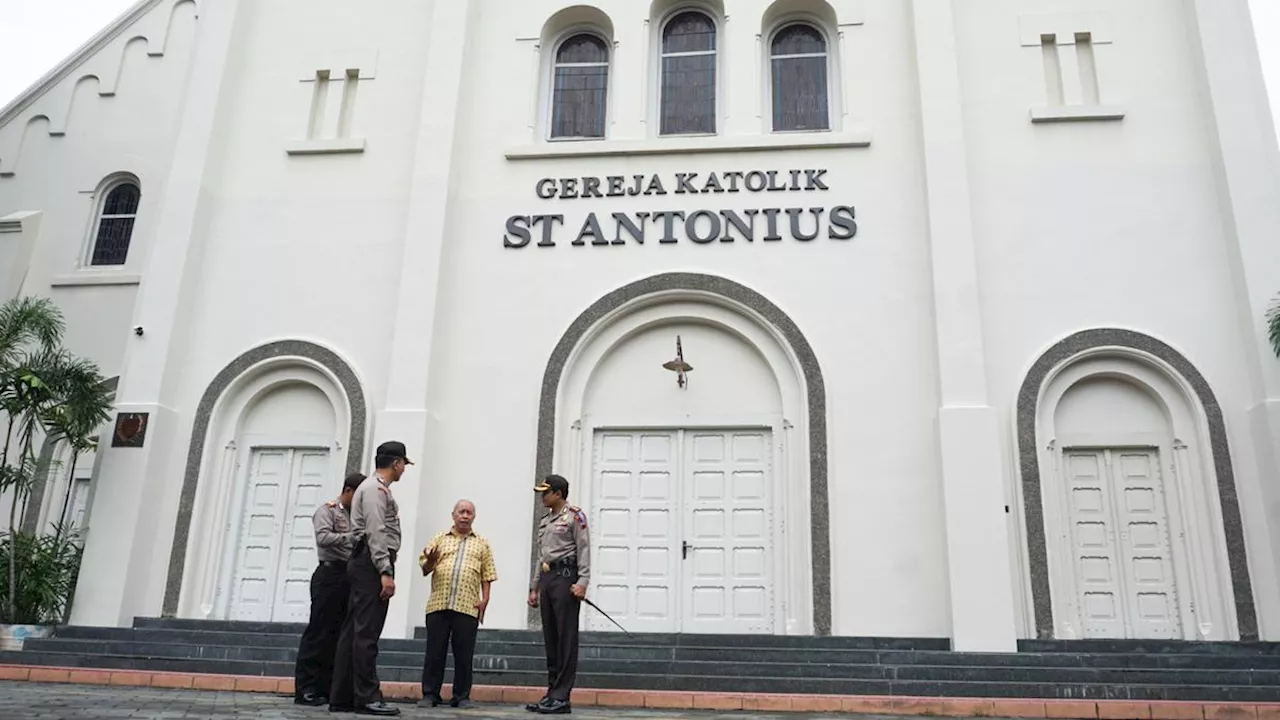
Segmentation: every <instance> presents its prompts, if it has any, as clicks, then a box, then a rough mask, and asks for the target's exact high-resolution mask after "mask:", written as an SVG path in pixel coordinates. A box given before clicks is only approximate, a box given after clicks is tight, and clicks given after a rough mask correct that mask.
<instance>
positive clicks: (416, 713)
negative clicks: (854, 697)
mask: <svg viewBox="0 0 1280 720" xmlns="http://www.w3.org/2000/svg"><path fill="white" fill-rule="evenodd" d="M396 707H399V708H400V709H401V713H402V714H401V715H400V717H402V718H452V719H458V718H476V720H479V719H480V718H486V719H487V718H493V719H495V720H508V719H511V718H521V719H522V720H528V719H529V718H533V717H536V716H535V715H532V714H530V713H527V712H525V711H524V708H522V707H519V706H514V707H513V706H511V705H477V706H476V707H474V708H470V709H467V710H455V709H452V708H447V707H441V708H434V709H425V708H418V707H416V706H414V705H410V704H404V705H396ZM358 717H367V716H364V715H347V714H342V715H337V714H333V713H330V712H328V709H327V708H323V707H320V708H307V707H300V706H297V705H294V704H293V701H292V699H290V698H287V697H282V696H279V695H269V694H264V693H238V692H225V691H207V692H206V691H198V690H162V689H158V688H132V687H104V686H95V685H64V684H52V683H27V682H0V720H55V719H56V720H91V719H92V720H101V719H104V718H130V719H131V720H132V719H135V718H138V719H141V718H151V719H160V718H164V719H166V720H167V719H169V718H190V719H192V720H194V719H195V718H200V719H201V720H247V719H248V718H267V719H270V720H311V719H315V720H318V719H320V718H358ZM569 717H571V718H589V719H591V720H604V719H605V718H609V719H610V720H613V719H615V718H616V719H622V720H630V719H634V720H660V719H663V718H673V719H679V720H684V719H685V718H700V719H702V720H720V719H728V718H733V719H735V720H765V719H770V718H776V719H777V720H804V719H805V718H824V719H831V718H853V717H867V716H855V715H834V714H824V715H806V714H799V713H786V714H784V715H770V714H763V713H748V712H733V713H728V714H720V713H706V712H673V711H669V710H664V711H654V710H621V709H616V708H575V709H574V711H573V714H572V715H570V716H569ZM896 720H902V716H898V717H897V718H896Z"/></svg>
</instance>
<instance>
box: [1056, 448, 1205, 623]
mask: <svg viewBox="0 0 1280 720" xmlns="http://www.w3.org/2000/svg"><path fill="white" fill-rule="evenodd" d="M1063 462H1064V468H1065V473H1064V474H1065V480H1066V493H1067V508H1068V513H1069V518H1070V528H1069V531H1070V543H1071V548H1072V555H1073V557H1072V561H1073V565H1074V570H1075V573H1074V577H1073V581H1074V583H1075V587H1076V593H1075V595H1076V601H1077V603H1078V605H1079V616H1080V622H1081V626H1082V627H1081V629H1082V631H1083V633H1082V634H1083V637H1085V638H1141V639H1156V638H1166V639H1175V640H1176V639H1181V638H1182V622H1181V619H1180V614H1181V609H1180V605H1179V600H1178V588H1177V581H1176V578H1175V574H1174V565H1175V563H1174V559H1173V554H1172V550H1171V538H1170V528H1169V513H1168V510H1167V503H1166V497H1165V487H1164V485H1165V483H1164V475H1163V474H1162V473H1161V468H1160V453H1159V451H1158V450H1157V449H1156V448H1096V449H1095V448H1069V449H1067V450H1065V451H1064V452H1063Z"/></svg>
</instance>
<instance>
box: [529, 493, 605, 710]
mask: <svg viewBox="0 0 1280 720" xmlns="http://www.w3.org/2000/svg"><path fill="white" fill-rule="evenodd" d="M533 491H534V492H538V493H542V504H543V506H544V507H546V508H547V514H546V515H544V516H543V517H542V522H540V523H539V524H538V562H537V564H536V565H535V566H534V568H533V578H532V580H530V582H529V606H530V607H536V608H540V609H541V611H542V640H543V644H544V646H545V648H546V653H547V694H546V696H544V697H543V698H542V700H540V701H538V702H536V703H530V704H529V705H526V706H525V709H526V710H529V711H530V712H536V713H541V714H543V715H561V714H565V713H569V712H572V709H571V707H570V705H569V695H570V694H571V693H572V692H573V683H574V680H576V679H577V676H578V613H579V608H580V607H581V602H582V599H583V598H585V597H586V596H587V583H588V581H589V580H590V579H591V535H590V533H589V531H588V530H587V515H586V513H584V512H582V510H580V509H578V508H577V507H574V506H573V505H570V504H568V502H567V501H568V499H569V481H568V480H565V479H564V478H563V477H560V476H559V475H548V476H546V477H545V478H543V480H542V482H540V483H538V484H537V485H535V486H534V488H533Z"/></svg>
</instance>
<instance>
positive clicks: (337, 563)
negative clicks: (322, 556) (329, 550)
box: [320, 560, 347, 567]
mask: <svg viewBox="0 0 1280 720" xmlns="http://www.w3.org/2000/svg"><path fill="white" fill-rule="evenodd" d="M346 566H347V561H346V560H321V561H320V567H346Z"/></svg>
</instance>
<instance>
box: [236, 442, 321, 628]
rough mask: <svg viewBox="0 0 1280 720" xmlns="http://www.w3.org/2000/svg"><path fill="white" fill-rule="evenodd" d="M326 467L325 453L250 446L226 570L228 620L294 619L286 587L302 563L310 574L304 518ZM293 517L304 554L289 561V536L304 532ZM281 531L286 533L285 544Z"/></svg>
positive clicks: (291, 594) (294, 591)
mask: <svg viewBox="0 0 1280 720" xmlns="http://www.w3.org/2000/svg"><path fill="white" fill-rule="evenodd" d="M327 466H328V451H326V450H293V449H289V448H255V449H254V450H253V451H252V454H251V456H250V460H249V486H248V488H247V489H246V492H245V499H244V509H243V512H242V513H241V521H240V532H239V535H238V538H239V539H238V547H237V548H236V555H235V558H236V560H235V568H234V570H233V571H232V587H231V604H230V608H229V610H228V613H227V614H228V618H229V619H231V620H247V621H259V622H263V621H274V620H297V617H295V615H296V613H297V608H296V605H297V602H296V600H295V598H296V595H297V593H298V590H297V588H296V587H288V584H289V581H290V580H291V578H293V577H294V576H295V575H296V574H297V573H299V572H300V569H295V565H298V564H299V563H301V562H302V561H303V560H304V559H305V560H306V561H307V563H308V567H307V569H306V572H307V574H308V576H309V575H310V572H311V571H312V570H314V563H315V550H314V544H315V539H314V536H313V535H312V530H311V519H310V518H311V514H312V513H313V512H314V511H315V509H316V506H317V505H318V504H319V502H320V498H321V497H322V494H321V493H320V492H319V490H318V488H319V486H320V484H321V483H322V482H323V475H324V474H325V473H326V472H327V470H328V467H327ZM304 501H306V504H303V502H304ZM299 515H305V531H306V533H307V542H308V545H309V546H310V548H311V549H310V551H309V552H310V555H309V557H306V558H296V557H295V559H292V560H291V556H293V553H292V552H291V550H292V548H294V547H296V546H297V543H296V542H294V538H293V537H292V535H294V534H295V533H298V532H302V530H303V529H304V528H303V527H302V524H301V523H298V522H295V521H294V518H295V516H299ZM295 528H296V529H295ZM286 533H288V534H289V538H288V540H289V542H287V543H286ZM286 547H287V548H288V550H286ZM293 584H294V585H296V582H295V583H293ZM302 591H303V593H304V594H305V595H306V596H307V599H306V601H305V602H306V603H309V602H310V599H309V590H308V589H307V588H306V587H305V586H304V588H303V590H302ZM290 600H294V601H293V602H290ZM277 605H279V608H277ZM290 605H293V608H292V609H290V607H289V606H290ZM300 617H301V619H302V620H305V619H306V617H307V613H306V612H303V613H302V615H301V616H300Z"/></svg>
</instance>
